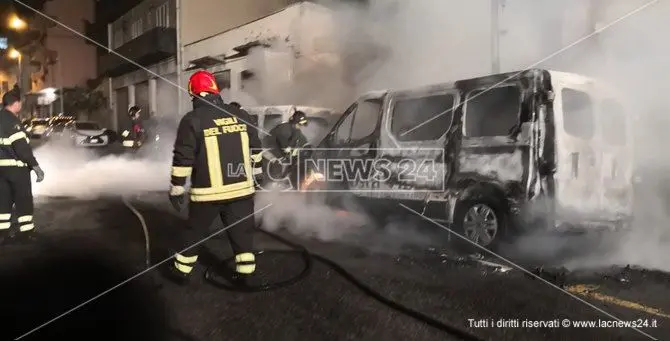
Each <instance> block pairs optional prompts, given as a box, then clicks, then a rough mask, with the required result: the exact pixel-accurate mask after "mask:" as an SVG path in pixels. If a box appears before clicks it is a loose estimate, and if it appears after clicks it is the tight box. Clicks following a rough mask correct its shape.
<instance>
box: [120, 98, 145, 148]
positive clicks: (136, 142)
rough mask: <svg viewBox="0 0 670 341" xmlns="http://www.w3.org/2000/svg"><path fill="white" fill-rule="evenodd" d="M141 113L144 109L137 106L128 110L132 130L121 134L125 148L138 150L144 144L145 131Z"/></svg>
mask: <svg viewBox="0 0 670 341" xmlns="http://www.w3.org/2000/svg"><path fill="white" fill-rule="evenodd" d="M141 112H142V109H140V107H138V106H136V105H134V106H132V107H130V109H128V117H130V122H131V127H130V130H124V131H123V133H122V134H121V136H123V146H124V147H129V148H135V149H137V148H139V147H141V146H142V143H144V137H145V131H144V125H143V124H142V120H141V116H140V113H141Z"/></svg>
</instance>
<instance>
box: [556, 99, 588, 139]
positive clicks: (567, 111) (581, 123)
mask: <svg viewBox="0 0 670 341" xmlns="http://www.w3.org/2000/svg"><path fill="white" fill-rule="evenodd" d="M561 97H562V104H563V129H565V132H566V133H568V134H570V135H572V136H574V137H577V138H581V139H590V138H592V137H593V133H594V130H595V127H594V125H595V122H594V118H593V103H592V102H591V97H589V95H588V94H587V93H585V92H582V91H578V90H573V89H563V90H561Z"/></svg>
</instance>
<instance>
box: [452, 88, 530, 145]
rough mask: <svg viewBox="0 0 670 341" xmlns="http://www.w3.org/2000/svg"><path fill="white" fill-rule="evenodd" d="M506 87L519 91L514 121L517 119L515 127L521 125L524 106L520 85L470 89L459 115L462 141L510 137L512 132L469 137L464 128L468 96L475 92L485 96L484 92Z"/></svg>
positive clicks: (468, 101)
mask: <svg viewBox="0 0 670 341" xmlns="http://www.w3.org/2000/svg"><path fill="white" fill-rule="evenodd" d="M506 87H516V88H517V89H519V110H518V112H517V113H516V119H517V125H519V124H522V123H523V122H521V113H522V112H523V105H524V94H523V87H522V86H521V84H519V83H517V82H510V83H504V84H499V85H497V86H493V87H490V86H482V87H479V88H475V89H472V90H470V91H468V92H467V94H466V95H465V100H464V101H463V111H462V115H461V134H462V136H463V138H464V139H482V138H494V137H509V136H511V135H512V132H508V133H507V134H505V135H488V136H469V135H467V134H466V131H467V127H466V122H467V115H468V104H469V103H470V96H471V94H472V93H474V92H476V91H481V93H480V94H485V93H486V92H489V91H492V90H495V89H499V88H506Z"/></svg>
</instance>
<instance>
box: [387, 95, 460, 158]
mask: <svg viewBox="0 0 670 341" xmlns="http://www.w3.org/2000/svg"><path fill="white" fill-rule="evenodd" d="M446 95H449V96H452V97H453V99H454V100H453V104H452V106H451V109H450V110H451V120H450V121H449V125H448V126H447V128H446V129H445V130H444V133H443V134H442V135H440V137H439V138H437V139H433V140H406V141H403V140H399V139H398V136H397V135H396V134H395V133H394V132H393V129H392V127H393V118H394V111H395V105H396V103H397V102H398V101H404V100H413V99H418V98H423V97H434V96H446ZM460 104H461V95H460V92H459V91H458V90H457V89H455V88H449V89H440V90H432V91H425V92H417V91H408V92H397V93H395V94H393V95H391V99H390V100H389V104H388V108H387V109H386V110H385V111H386V112H388V117H389V119H388V120H387V122H386V124H385V127H386V131H387V133H388V135H389V136H390V137H391V139H393V141H394V142H395V143H396V144H397V145H400V144H410V143H411V144H415V143H417V142H418V143H430V142H436V141H442V140H444V138H445V137H446V136H447V134H448V133H449V131H450V130H451V128H452V127H453V126H454V122H455V116H456V110H457V109H458V106H459V105H460ZM433 117H437V116H433ZM433 120H435V119H434V118H430V119H428V120H426V121H424V122H420V123H419V124H417V126H419V125H421V124H430V122H432V121H433ZM426 122H428V123H426Z"/></svg>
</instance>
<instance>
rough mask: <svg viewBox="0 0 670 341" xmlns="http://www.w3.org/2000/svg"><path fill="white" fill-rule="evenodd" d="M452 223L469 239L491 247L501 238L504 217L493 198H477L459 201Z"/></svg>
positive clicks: (503, 231) (503, 230)
mask: <svg viewBox="0 0 670 341" xmlns="http://www.w3.org/2000/svg"><path fill="white" fill-rule="evenodd" d="M454 213H455V214H454V225H455V227H456V228H457V231H458V232H459V233H462V234H463V236H464V237H466V238H467V239H469V240H470V241H472V242H474V243H476V244H479V245H480V246H483V247H486V248H492V247H494V246H495V245H497V244H498V242H499V241H500V240H501V239H503V235H504V233H505V227H506V226H505V222H506V217H505V215H504V213H503V210H502V209H500V205H498V204H497V203H496V202H495V201H493V200H486V199H478V200H467V201H463V202H461V203H460V204H459V205H458V207H457V208H456V212H454Z"/></svg>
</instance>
